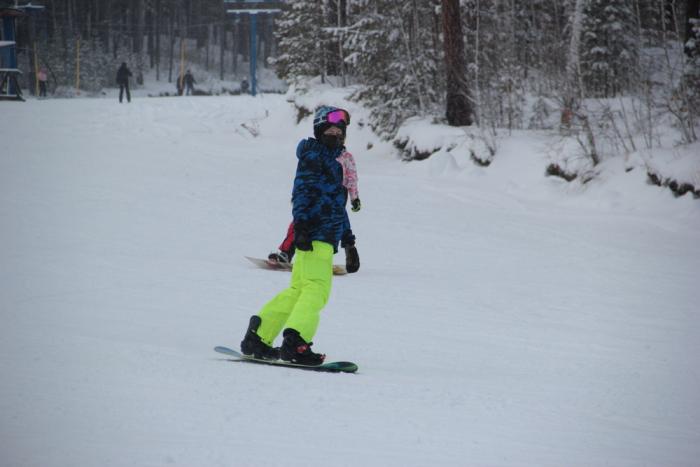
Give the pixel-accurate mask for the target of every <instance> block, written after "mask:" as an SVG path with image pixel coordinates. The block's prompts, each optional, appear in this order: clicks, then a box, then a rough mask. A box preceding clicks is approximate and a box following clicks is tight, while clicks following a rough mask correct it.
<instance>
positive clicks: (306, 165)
mask: <svg viewBox="0 0 700 467" xmlns="http://www.w3.org/2000/svg"><path fill="white" fill-rule="evenodd" d="M342 151H343V148H342V147H340V148H335V149H331V148H328V147H326V146H324V145H323V144H321V143H320V142H319V141H317V140H316V139H314V138H308V139H304V140H301V141H300V142H299V145H298V146H297V159H299V161H298V163H297V172H296V176H295V178H294V189H293V191H292V205H293V208H292V214H293V216H294V223H295V224H297V223H303V224H304V225H305V226H306V228H307V229H308V232H309V235H310V239H311V240H320V241H322V242H326V243H330V244H331V245H333V249H334V251H336V252H337V251H338V242H339V241H340V237H341V235H342V234H343V224H344V222H345V218H346V212H345V196H346V195H345V187H344V186H343V167H342V166H341V165H340V163H339V162H338V161H337V160H336V159H337V158H338V156H340V154H341V152H342Z"/></svg>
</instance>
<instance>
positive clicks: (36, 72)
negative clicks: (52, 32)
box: [34, 42, 39, 97]
mask: <svg viewBox="0 0 700 467" xmlns="http://www.w3.org/2000/svg"><path fill="white" fill-rule="evenodd" d="M36 57H37V56H36V42H34V95H35V96H36V97H39V60H37V58H36Z"/></svg>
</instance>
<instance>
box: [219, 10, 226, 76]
mask: <svg viewBox="0 0 700 467" xmlns="http://www.w3.org/2000/svg"><path fill="white" fill-rule="evenodd" d="M225 14H226V13H224V15H225ZM219 42H220V44H219V79H220V80H221V81H223V80H224V62H225V61H226V26H225V25H224V24H222V25H221V26H219Z"/></svg>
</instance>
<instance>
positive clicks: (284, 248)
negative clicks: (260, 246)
mask: <svg viewBox="0 0 700 467" xmlns="http://www.w3.org/2000/svg"><path fill="white" fill-rule="evenodd" d="M342 143H343V144H344V143H345V141H344V140H343V142H342ZM337 160H338V162H340V165H342V166H343V186H344V187H345V188H346V190H347V191H346V200H347V196H349V197H350V203H351V205H352V211H353V212H358V211H359V210H360V209H361V207H362V204H361V203H360V194H359V191H358V188H357V167H356V165H355V158H354V157H353V156H352V154H351V153H350V152H349V151H346V150H345V147H344V146H343V153H342V154H341V155H340V157H338V159H337ZM355 240H356V239H355V235H353V233H352V228H351V227H350V219H349V218H348V214H347V211H345V222H344V224H343V235H342V236H341V239H340V246H341V248H343V249H344V250H345V269H346V270H347V271H348V272H349V273H353V272H357V271H358V270H359V269H360V255H359V254H358V252H357V247H356V246H355ZM294 252H295V249H294V222H292V223H291V224H289V228H288V229H287V235H286V236H285V238H284V240H283V241H282V243H281V244H280V246H279V248H278V251H276V252H273V253H270V254H269V255H268V257H267V258H268V259H269V260H271V261H276V262H278V263H290V262H291V261H292V258H293V257H294Z"/></svg>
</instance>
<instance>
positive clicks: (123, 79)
mask: <svg viewBox="0 0 700 467" xmlns="http://www.w3.org/2000/svg"><path fill="white" fill-rule="evenodd" d="M131 76H132V75H131V71H130V70H129V69H128V68H127V67H126V63H125V62H122V65H121V66H120V67H119V69H118V70H117V84H118V85H119V103H120V104H121V103H122V99H123V97H124V91H126V101H127V102H131V93H130V92H129V78H130V77H131Z"/></svg>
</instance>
